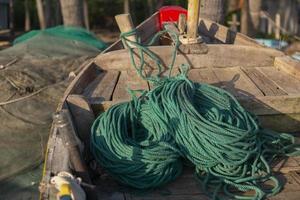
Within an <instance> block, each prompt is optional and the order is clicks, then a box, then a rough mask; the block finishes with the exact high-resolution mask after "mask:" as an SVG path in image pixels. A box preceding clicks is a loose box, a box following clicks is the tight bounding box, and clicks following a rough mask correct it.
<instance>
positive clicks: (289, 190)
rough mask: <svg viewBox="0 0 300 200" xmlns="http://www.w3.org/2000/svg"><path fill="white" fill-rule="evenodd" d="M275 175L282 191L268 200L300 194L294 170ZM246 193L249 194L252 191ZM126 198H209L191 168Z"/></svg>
mask: <svg viewBox="0 0 300 200" xmlns="http://www.w3.org/2000/svg"><path fill="white" fill-rule="evenodd" d="M276 177H277V178H278V179H279V180H280V181H281V183H283V184H285V185H284V188H283V190H282V192H281V193H280V194H278V195H276V196H275V197H271V198H269V199H270V200H279V199H280V200H281V199H282V197H283V196H285V195H291V194H293V195H297V196H298V198H299V196H300V181H299V180H300V177H299V174H298V173H296V172H291V173H288V174H284V175H282V174H278V173H277V174H276ZM246 194H248V195H251V194H252V192H247V193H246ZM125 196H126V199H131V200H144V199H145V200H154V199H176V200H181V199H191V200H193V199H200V200H208V199H210V198H209V197H208V196H207V195H206V194H205V193H204V192H203V191H202V189H201V186H200V184H199V183H198V182H197V181H196V179H195V177H194V175H193V170H188V173H184V174H183V175H182V176H180V177H179V178H178V179H177V180H175V181H173V182H171V183H169V184H167V185H166V186H164V187H161V188H159V189H155V190H152V191H150V192H145V193H143V194H141V195H138V194H136V192H127V193H125Z"/></svg>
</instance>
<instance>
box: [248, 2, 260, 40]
mask: <svg viewBox="0 0 300 200" xmlns="http://www.w3.org/2000/svg"><path fill="white" fill-rule="evenodd" d="M261 4H262V0H250V1H249V14H250V21H249V23H250V27H251V29H250V30H249V33H248V35H249V36H253V37H254V36H255V35H256V34H257V33H258V31H259V22H260V11H261Z"/></svg>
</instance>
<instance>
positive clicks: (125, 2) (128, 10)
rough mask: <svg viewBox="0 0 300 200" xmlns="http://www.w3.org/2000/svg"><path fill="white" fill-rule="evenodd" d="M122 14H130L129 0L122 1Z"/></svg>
mask: <svg viewBox="0 0 300 200" xmlns="http://www.w3.org/2000/svg"><path fill="white" fill-rule="evenodd" d="M124 13H130V0H124Z"/></svg>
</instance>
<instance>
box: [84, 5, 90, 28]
mask: <svg viewBox="0 0 300 200" xmlns="http://www.w3.org/2000/svg"><path fill="white" fill-rule="evenodd" d="M83 17H84V25H85V28H86V29H87V30H90V21H89V6H88V0H83Z"/></svg>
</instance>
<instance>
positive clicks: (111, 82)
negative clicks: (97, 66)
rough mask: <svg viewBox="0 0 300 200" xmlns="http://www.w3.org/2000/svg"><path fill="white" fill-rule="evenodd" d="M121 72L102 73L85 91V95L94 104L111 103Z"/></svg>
mask: <svg viewBox="0 0 300 200" xmlns="http://www.w3.org/2000/svg"><path fill="white" fill-rule="evenodd" d="M119 74H120V72H119V71H113V70H111V71H106V72H103V73H101V74H100V75H99V76H98V77H97V78H95V80H94V81H93V82H91V83H90V84H89V85H88V86H87V87H86V88H85V90H84V92H83V95H84V96H86V97H87V98H88V99H89V101H90V102H91V103H92V104H94V103H95V102H99V101H109V100H111V96H112V94H113V91H114V88H115V86H116V84H117V81H118V78H119Z"/></svg>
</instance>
